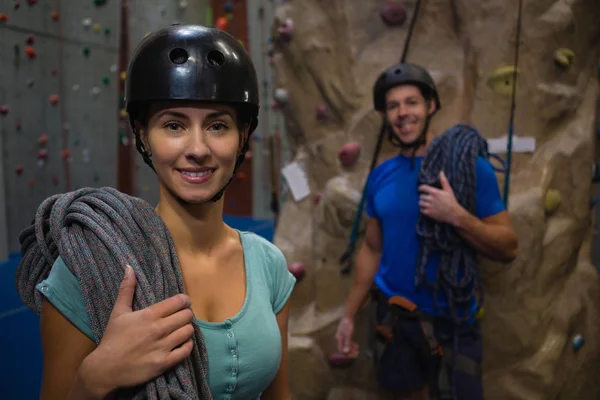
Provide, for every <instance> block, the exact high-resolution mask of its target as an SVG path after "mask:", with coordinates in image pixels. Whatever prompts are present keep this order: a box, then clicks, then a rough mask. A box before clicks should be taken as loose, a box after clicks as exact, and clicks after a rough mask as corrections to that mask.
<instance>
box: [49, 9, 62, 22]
mask: <svg viewBox="0 0 600 400" xmlns="http://www.w3.org/2000/svg"><path fill="white" fill-rule="evenodd" d="M50 17H51V18H52V19H53V20H55V21H58V19H59V18H60V14H58V11H52V12H51V13H50Z"/></svg>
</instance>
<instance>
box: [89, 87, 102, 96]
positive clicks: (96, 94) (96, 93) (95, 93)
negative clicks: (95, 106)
mask: <svg viewBox="0 0 600 400" xmlns="http://www.w3.org/2000/svg"><path fill="white" fill-rule="evenodd" d="M90 92H91V93H92V96H98V95H99V94H100V88H99V87H98V86H94V87H93V88H92V90H91V91H90Z"/></svg>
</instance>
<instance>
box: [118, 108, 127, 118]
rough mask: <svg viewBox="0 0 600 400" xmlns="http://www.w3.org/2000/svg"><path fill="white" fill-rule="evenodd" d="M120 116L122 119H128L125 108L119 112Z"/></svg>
mask: <svg viewBox="0 0 600 400" xmlns="http://www.w3.org/2000/svg"><path fill="white" fill-rule="evenodd" d="M119 116H120V117H121V119H125V118H127V110H126V109H125V108H121V111H119Z"/></svg>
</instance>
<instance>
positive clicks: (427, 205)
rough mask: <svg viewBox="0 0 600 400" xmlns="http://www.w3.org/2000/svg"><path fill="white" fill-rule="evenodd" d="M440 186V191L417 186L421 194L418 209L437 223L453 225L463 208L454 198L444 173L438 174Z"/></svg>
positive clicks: (431, 187) (429, 187)
mask: <svg viewBox="0 0 600 400" xmlns="http://www.w3.org/2000/svg"><path fill="white" fill-rule="evenodd" d="M440 184H441V185H442V188H441V189H438V188H435V187H433V186H429V185H421V186H419V192H421V196H420V198H419V207H420V208H421V213H422V214H423V215H425V216H427V217H429V218H432V219H434V220H436V221H438V222H445V223H447V224H451V225H453V224H454V223H455V221H456V219H457V218H458V217H459V216H460V214H461V212H463V211H464V208H463V207H462V206H461V205H460V204H459V203H458V201H457V200H456V197H454V191H453V190H452V187H451V186H450V183H449V182H448V179H447V178H446V175H445V174H444V171H441V172H440Z"/></svg>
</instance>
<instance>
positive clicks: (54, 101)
mask: <svg viewBox="0 0 600 400" xmlns="http://www.w3.org/2000/svg"><path fill="white" fill-rule="evenodd" d="M50 104H52V105H53V106H55V105H57V104H58V95H57V94H53V95H51V96H50Z"/></svg>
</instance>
